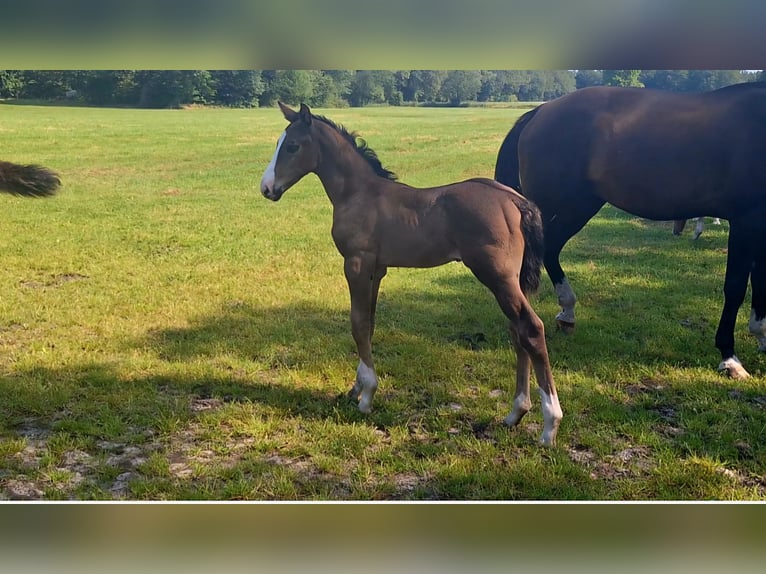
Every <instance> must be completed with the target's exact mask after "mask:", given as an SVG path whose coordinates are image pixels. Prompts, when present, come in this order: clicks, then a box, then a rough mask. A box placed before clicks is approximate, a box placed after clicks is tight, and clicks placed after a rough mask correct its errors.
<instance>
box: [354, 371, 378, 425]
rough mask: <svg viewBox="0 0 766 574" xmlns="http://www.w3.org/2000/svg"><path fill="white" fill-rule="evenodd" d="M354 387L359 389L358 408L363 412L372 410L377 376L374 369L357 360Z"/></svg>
mask: <svg viewBox="0 0 766 574" xmlns="http://www.w3.org/2000/svg"><path fill="white" fill-rule="evenodd" d="M354 388H355V389H360V390H359V410H360V411H361V412H363V413H369V412H370V411H372V397H374V396H375V390H376V389H377V388H378V376H377V375H376V374H375V371H374V370H373V369H371V368H370V367H368V366H367V365H365V364H364V362H363V361H359V366H358V367H357V369H356V383H355V384H354Z"/></svg>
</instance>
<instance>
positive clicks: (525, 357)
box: [503, 328, 532, 427]
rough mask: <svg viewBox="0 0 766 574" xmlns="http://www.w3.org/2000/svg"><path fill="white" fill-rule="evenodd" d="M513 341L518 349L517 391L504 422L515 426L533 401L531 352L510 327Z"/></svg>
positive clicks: (514, 346)
mask: <svg viewBox="0 0 766 574" xmlns="http://www.w3.org/2000/svg"><path fill="white" fill-rule="evenodd" d="M509 332H510V335H511V342H512V343H513V348H514V350H515V351H516V392H515V393H514V395H513V408H512V409H511V412H510V413H508V416H507V417H505V418H504V419H503V422H504V423H505V424H506V425H508V426H509V427H515V426H516V425H517V424H519V422H521V419H522V418H524V415H525V414H527V413H528V412H529V409H531V408H532V401H531V399H530V398H529V369H530V366H531V365H530V362H529V353H527V351H526V349H524V347H523V345H522V344H521V341H519V335H518V333H517V332H516V331H515V330H514V329H512V328H511V329H509Z"/></svg>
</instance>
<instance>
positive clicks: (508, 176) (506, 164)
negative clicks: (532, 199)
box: [495, 105, 542, 193]
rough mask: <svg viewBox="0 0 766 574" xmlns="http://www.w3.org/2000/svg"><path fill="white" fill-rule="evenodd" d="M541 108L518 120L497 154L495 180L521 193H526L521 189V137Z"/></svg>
mask: <svg viewBox="0 0 766 574" xmlns="http://www.w3.org/2000/svg"><path fill="white" fill-rule="evenodd" d="M541 107H542V105H540V106H537V107H536V108H534V109H532V110H529V111H528V112H526V113H525V114H524V115H522V116H521V117H520V118H519V119H518V120H516V123H515V124H513V127H512V128H511V131H509V132H508V135H507V136H505V139H504V140H503V143H502V145H501V146H500V151H499V152H497V163H496V164H495V180H497V181H499V182H500V183H504V184H505V185H507V186H508V187H512V188H513V189H515V190H516V191H518V192H519V193H524V191H523V190H522V189H521V181H520V179H519V137H521V132H522V131H524V128H525V127H526V125H527V124H528V123H529V120H531V119H532V118H533V117H534V116H535V114H536V113H537V112H538V111H539V110H540V108H541Z"/></svg>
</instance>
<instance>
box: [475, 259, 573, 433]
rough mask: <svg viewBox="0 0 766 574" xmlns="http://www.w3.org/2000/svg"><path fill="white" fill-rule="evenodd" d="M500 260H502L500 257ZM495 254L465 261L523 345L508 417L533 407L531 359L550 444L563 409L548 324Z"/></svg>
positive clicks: (515, 418) (508, 420) (515, 341)
mask: <svg viewBox="0 0 766 574" xmlns="http://www.w3.org/2000/svg"><path fill="white" fill-rule="evenodd" d="M496 260H501V258H498V259H496ZM491 261H493V258H491V257H489V258H485V257H481V258H478V261H477V260H476V259H474V258H473V257H464V258H463V262H464V263H465V264H466V266H468V268H469V269H471V271H473V273H474V275H476V277H477V278H478V279H479V281H481V282H482V283H483V284H484V285H486V286H487V287H488V288H489V289H490V290H491V291H492V293H493V294H494V296H495V299H496V300H497V302H498V304H499V305H500V308H501V309H502V310H503V313H505V316H506V317H508V320H509V321H510V328H511V331H512V335H511V337H512V341H513V344H514V347H516V348H517V349H521V351H522V352H521V353H519V355H518V357H517V363H516V396H515V397H514V402H513V410H511V412H510V413H509V414H508V416H507V417H506V418H505V422H506V423H507V424H510V425H514V424H517V423H518V422H519V421H520V420H521V418H522V417H523V416H524V414H526V412H527V411H528V410H529V407H530V402H529V362H530V360H531V363H532V366H533V368H534V370H535V378H536V379H537V385H538V387H539V389H540V398H541V400H542V410H543V423H544V424H543V433H542V436H541V437H540V442H541V443H542V444H543V445H546V446H552V445H554V444H555V443H556V434H557V433H558V428H559V424H560V423H561V418H562V411H561V405H560V404H559V399H558V394H557V392H556V386H555V385H554V383H553V373H552V372H551V365H550V360H549V358H548V348H547V346H546V343H545V326H544V325H543V322H542V321H541V320H540V317H538V316H537V314H536V313H535V312H534V310H533V309H532V306H531V305H530V304H529V301H527V298H526V296H525V295H524V293H523V292H522V291H521V287H520V286H519V283H518V279H517V277H518V273H517V272H516V273H514V272H513V271H511V270H507V271H505V272H504V271H502V270H501V269H499V268H498V267H496V266H494V265H492V264H491V263H490V262H491Z"/></svg>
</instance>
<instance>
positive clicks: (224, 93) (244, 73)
mask: <svg viewBox="0 0 766 574" xmlns="http://www.w3.org/2000/svg"><path fill="white" fill-rule="evenodd" d="M210 77H211V81H212V85H213V87H214V89H215V98H214V101H215V102H216V103H218V104H221V105H224V106H234V107H246V108H250V107H253V106H257V105H258V96H260V95H261V93H262V92H263V82H262V81H261V73H260V72H258V71H255V70H217V71H214V72H210Z"/></svg>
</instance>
